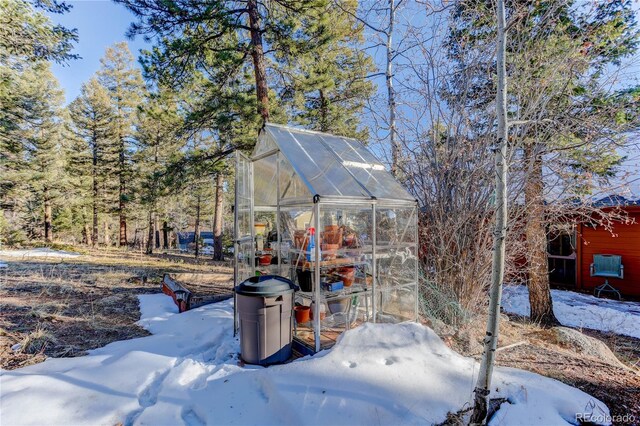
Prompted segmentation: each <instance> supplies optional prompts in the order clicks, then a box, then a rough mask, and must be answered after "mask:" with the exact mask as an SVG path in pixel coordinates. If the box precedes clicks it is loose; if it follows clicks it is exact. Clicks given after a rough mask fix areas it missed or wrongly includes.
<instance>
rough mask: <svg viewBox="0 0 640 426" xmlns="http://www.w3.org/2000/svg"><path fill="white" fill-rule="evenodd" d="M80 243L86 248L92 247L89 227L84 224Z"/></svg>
mask: <svg viewBox="0 0 640 426" xmlns="http://www.w3.org/2000/svg"><path fill="white" fill-rule="evenodd" d="M82 242H83V243H84V244H86V245H88V246H92V245H93V241H92V239H91V227H90V226H89V224H88V223H86V222H85V224H84V229H83V230H82Z"/></svg>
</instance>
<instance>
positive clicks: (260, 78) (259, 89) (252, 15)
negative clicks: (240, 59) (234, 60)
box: [247, 0, 269, 123]
mask: <svg viewBox="0 0 640 426" xmlns="http://www.w3.org/2000/svg"><path fill="white" fill-rule="evenodd" d="M247 11H248V13H249V28H250V33H251V58H252V59H253V72H254V74H255V78H256V96H257V98H258V114H260V116H261V117H262V120H263V122H264V123H266V122H267V121H269V88H268V86H267V70H266V65H265V59H264V48H263V47H262V30H261V29H260V11H259V10H258V2H257V0H248V1H247Z"/></svg>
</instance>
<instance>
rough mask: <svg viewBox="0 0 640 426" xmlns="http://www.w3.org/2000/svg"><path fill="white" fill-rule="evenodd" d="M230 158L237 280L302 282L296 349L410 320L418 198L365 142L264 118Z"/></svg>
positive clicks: (414, 309)
mask: <svg viewBox="0 0 640 426" xmlns="http://www.w3.org/2000/svg"><path fill="white" fill-rule="evenodd" d="M236 162H237V163H236V167H237V170H236V182H235V191H236V201H235V209H234V211H235V218H236V221H235V222H236V223H235V233H236V237H235V257H236V259H235V260H236V262H235V282H236V284H238V283H240V282H242V281H243V280H245V279H247V278H249V277H253V276H256V275H265V274H268V275H280V276H283V277H287V278H289V279H291V280H292V281H293V282H294V283H296V284H297V286H299V290H298V291H296V292H295V305H296V306H295V308H294V313H295V318H296V320H295V321H294V323H293V324H294V326H293V327H294V328H293V339H294V345H295V347H296V348H297V350H298V351H299V352H300V353H303V354H304V353H314V352H318V351H320V350H322V349H325V348H328V347H331V346H332V345H333V344H334V343H335V341H336V339H337V337H338V336H339V335H340V333H341V332H343V331H345V330H347V329H349V328H352V327H355V326H357V325H360V324H362V323H364V322H387V323H389V322H390V323H397V322H403V321H415V320H416V319H417V314H418V292H417V289H418V262H417V255H418V252H417V250H418V247H417V241H418V239H417V212H418V209H417V202H416V200H415V198H414V197H412V196H411V195H410V194H409V193H408V192H407V191H406V190H405V189H404V188H403V187H402V186H401V185H400V184H399V183H398V182H397V181H396V180H395V179H394V178H393V176H392V175H391V174H390V173H389V172H388V171H387V170H386V169H385V167H384V166H383V165H382V163H381V162H380V161H379V160H378V159H377V158H376V157H375V156H374V155H373V154H372V153H371V152H370V151H369V150H368V149H367V148H365V146H364V145H363V144H362V143H360V142H359V141H357V140H355V139H349V138H345V137H339V136H333V135H330V134H325V133H319V132H312V131H307V130H301V129H297V128H292V127H287V126H281V125H274V124H267V125H265V127H264V128H263V130H262V131H261V132H260V136H259V138H258V142H257V144H256V147H255V149H254V151H253V154H252V155H251V157H250V158H249V157H246V156H245V155H243V154H241V153H237V156H236Z"/></svg>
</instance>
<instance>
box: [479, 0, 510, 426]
mask: <svg viewBox="0 0 640 426" xmlns="http://www.w3.org/2000/svg"><path fill="white" fill-rule="evenodd" d="M496 9H497V20H498V37H497V58H496V59H497V60H496V66H497V70H496V71H497V77H498V78H497V80H498V87H497V89H498V90H497V93H496V112H497V115H498V129H497V130H498V134H497V138H496V139H497V146H498V149H497V150H496V152H495V174H496V176H495V187H496V190H495V194H496V210H495V225H494V230H493V259H492V264H491V289H490V291H489V296H490V299H489V317H488V319H487V332H486V334H485V338H484V342H483V343H484V351H483V354H482V360H481V361H480V371H479V373H478V381H477V383H476V387H475V389H474V390H473V392H474V406H473V414H472V415H471V421H470V423H471V424H473V425H480V424H486V422H487V413H488V408H489V394H490V393H491V376H492V374H493V364H494V362H495V356H496V347H497V346H498V332H499V329H500V327H499V326H500V302H501V299H502V284H503V281H504V257H505V240H506V238H507V216H508V210H507V172H508V165H507V137H508V134H509V124H508V123H507V70H506V42H507V40H506V38H507V36H506V29H505V27H506V22H505V21H506V17H505V11H504V0H498V4H497V8H496Z"/></svg>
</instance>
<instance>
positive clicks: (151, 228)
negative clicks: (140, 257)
mask: <svg viewBox="0 0 640 426" xmlns="http://www.w3.org/2000/svg"><path fill="white" fill-rule="evenodd" d="M154 223H155V218H154V214H153V208H151V209H150V210H149V238H148V239H147V250H146V253H147V254H153V240H154V233H155V232H154V231H155V229H154Z"/></svg>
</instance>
